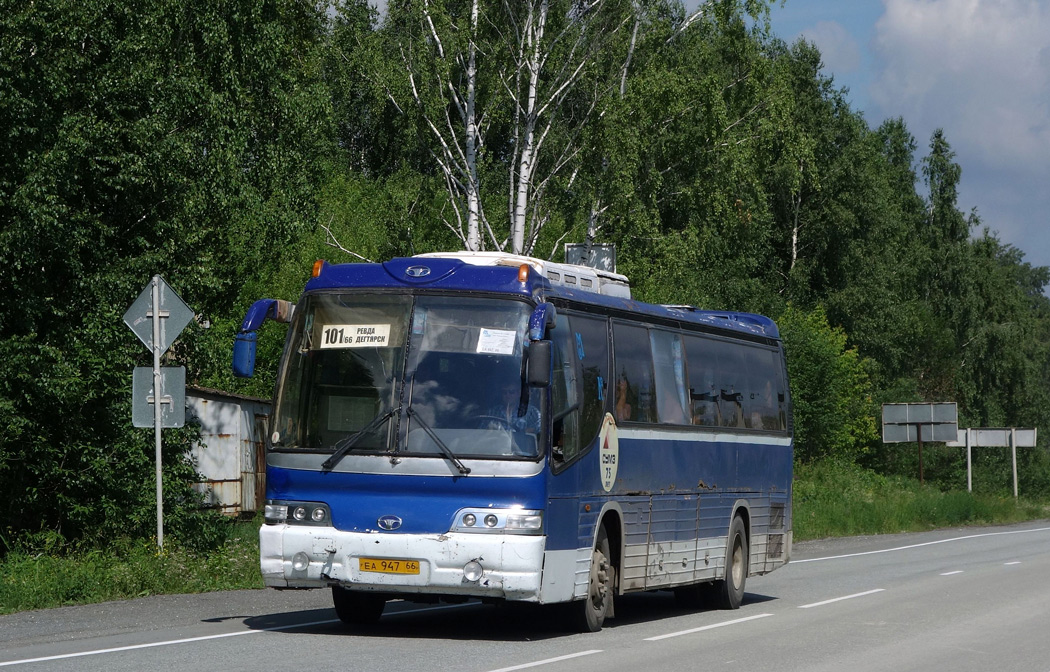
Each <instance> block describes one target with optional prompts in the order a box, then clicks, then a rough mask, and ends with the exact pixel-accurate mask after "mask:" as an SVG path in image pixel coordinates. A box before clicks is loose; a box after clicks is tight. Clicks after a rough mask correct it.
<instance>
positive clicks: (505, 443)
mask: <svg viewBox="0 0 1050 672" xmlns="http://www.w3.org/2000/svg"><path fill="white" fill-rule="evenodd" d="M530 310H531V308H530V306H529V305H528V304H526V303H523V302H521V301H512V300H500V299H488V298H472V297H471V298H465V297H455V298H452V297H444V296H430V295H424V296H407V295H391V294H378V295H377V294H356V293H355V294H349V293H348V294H317V295H310V296H307V297H306V298H305V299H304V300H303V302H302V303H301V304H300V306H299V307H298V308H297V310H296V315H295V319H294V322H293V325H292V329H293V331H292V336H291V338H290V339H289V343H288V349H287V351H286V354H285V359H284V362H283V365H282V370H281V372H280V375H279V378H278V386H277V404H276V410H275V414H274V432H273V435H272V437H271V440H272V448H273V450H276V451H310V452H320V453H331V452H333V451H335V450H345V449H346V446H347V445H348V444H349V450H350V451H351V452H354V453H377V452H378V453H402V454H406V455H418V456H427V457H436V458H441V459H444V458H449V459H452V460H453V461H455V460H458V459H459V458H462V457H484V458H515V457H517V458H536V457H538V456H539V454H540V450H539V446H540V442H539V439H540V436H541V429H542V425H543V423H542V422H541V413H540V408H541V406H542V405H541V404H540V398H539V397H540V394H541V392H539V391H536V390H532V389H530V388H529V386H527V385H525V384H524V383H523V375H522V372H523V362H524V358H525V356H526V351H527V347H528V338H527V336H526V333H527V325H528V318H529V314H530ZM362 430H364V431H362Z"/></svg>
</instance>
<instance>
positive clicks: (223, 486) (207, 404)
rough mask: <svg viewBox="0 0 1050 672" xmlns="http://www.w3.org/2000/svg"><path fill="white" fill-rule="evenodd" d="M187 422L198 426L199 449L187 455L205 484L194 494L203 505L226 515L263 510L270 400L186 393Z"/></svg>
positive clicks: (196, 389) (202, 390) (196, 391)
mask: <svg viewBox="0 0 1050 672" xmlns="http://www.w3.org/2000/svg"><path fill="white" fill-rule="evenodd" d="M186 416H187V418H186V419H187V421H195V422H198V423H200V426H201V440H200V443H198V444H197V445H196V446H194V448H193V450H192V453H191V454H192V456H193V459H194V462H195V464H196V467H197V471H198V472H199V473H200V475H201V476H202V477H203V479H204V480H203V481H202V482H201V483H199V484H198V490H199V491H200V492H202V493H203V494H204V497H205V501H206V502H207V504H208V505H209V506H213V507H215V508H217V509H219V510H220V511H222V512H223V513H226V514H229V515H239V514H241V513H252V512H255V511H257V510H259V509H260V508H262V505H263V500H264V499H265V496H266V455H265V441H266V426H267V421H268V420H269V416H270V402H269V400H266V399H260V398H258V397H248V396H245V395H240V394H232V393H229V392H222V391H220V390H211V389H207V388H202V387H187V388H186Z"/></svg>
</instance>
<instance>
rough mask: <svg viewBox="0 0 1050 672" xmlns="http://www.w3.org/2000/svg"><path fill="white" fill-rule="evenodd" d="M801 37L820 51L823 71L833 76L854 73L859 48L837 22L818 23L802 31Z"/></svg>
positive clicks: (858, 56) (858, 61) (857, 62)
mask: <svg viewBox="0 0 1050 672" xmlns="http://www.w3.org/2000/svg"><path fill="white" fill-rule="evenodd" d="M802 34H803V36H805V38H806V39H807V40H809V41H810V42H812V43H813V44H815V45H816V46H817V49H819V50H820V55H821V56H822V57H823V60H824V69H825V70H826V71H827V72H830V73H832V74H835V75H843V74H846V73H852V72H856V71H857V68H858V67H859V66H860V47H859V46H858V45H857V41H856V40H854V39H853V36H852V35H850V34H849V31H847V30H846V29H845V28H843V27H842V24H840V23H838V22H837V21H818V22H817V24H816V25H815V26H813V27H812V28H806V29H805V30H804V31H802Z"/></svg>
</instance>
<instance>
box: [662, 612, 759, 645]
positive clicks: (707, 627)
mask: <svg viewBox="0 0 1050 672" xmlns="http://www.w3.org/2000/svg"><path fill="white" fill-rule="evenodd" d="M772 615H773V614H756V615H754V616H748V617H746V618H737V619H735V620H732V621H723V622H721V623H714V624H712V625H705V626H703V627H700V628H692V629H690V630H682V631H681V632H672V633H670V634H667V635H657V636H656V637H646V638H645V641H647V642H655V641H657V640H660V639H667V638H669V637H680V636H682V635H691V634H693V633H694V632H702V631H704V630H714V629H715V628H721V627H724V626H727V625H736V624H737V623H743V622H745V621H753V620H755V619H756V618H765V617H766V616H772Z"/></svg>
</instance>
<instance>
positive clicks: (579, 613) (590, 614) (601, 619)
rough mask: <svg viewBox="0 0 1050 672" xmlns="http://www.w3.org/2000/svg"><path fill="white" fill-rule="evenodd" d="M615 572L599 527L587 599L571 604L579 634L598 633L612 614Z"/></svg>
mask: <svg viewBox="0 0 1050 672" xmlns="http://www.w3.org/2000/svg"><path fill="white" fill-rule="evenodd" d="M615 571H616V570H615V568H614V567H613V564H612V554H611V553H610V552H609V536H608V534H607V533H606V532H605V527H601V528H600V529H599V530H598V538H597V540H596V541H595V543H594V551H593V552H592V553H591V571H590V575H589V578H588V582H587V597H586V598H585V599H584V600H582V601H580V602H575V603H574V604H573V606H574V607H575V608H576V619H575V620H576V626H577V629H578V630H579V631H580V632H598V631H599V630H601V629H602V625H603V624H604V623H605V619H606V617H607V616H610V615H611V614H612V601H613V586H614V585H615V581H614V577H615Z"/></svg>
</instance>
